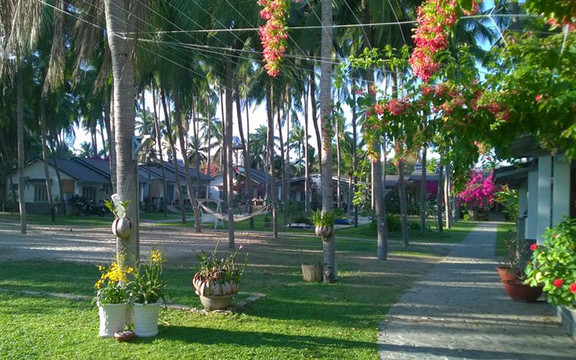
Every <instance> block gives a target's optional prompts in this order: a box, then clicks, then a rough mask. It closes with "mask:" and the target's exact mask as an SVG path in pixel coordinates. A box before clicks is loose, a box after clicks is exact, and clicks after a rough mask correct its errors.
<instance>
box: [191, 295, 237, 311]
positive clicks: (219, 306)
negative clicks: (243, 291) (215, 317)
mask: <svg viewBox="0 0 576 360" xmlns="http://www.w3.org/2000/svg"><path fill="white" fill-rule="evenodd" d="M196 294H197V295H198V297H199V298H200V302H201V303H202V306H204V308H205V309H206V310H208V311H213V310H225V309H228V308H229V307H230V306H231V305H232V302H233V301H234V296H236V294H231V295H220V296H216V295H200V294H198V292H196Z"/></svg>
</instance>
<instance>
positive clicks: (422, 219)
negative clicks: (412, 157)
mask: <svg viewBox="0 0 576 360" xmlns="http://www.w3.org/2000/svg"><path fill="white" fill-rule="evenodd" d="M426 153H427V149H426V146H423V147H422V184H421V187H420V232H421V233H422V235H426V199H427V198H428V194H427V188H426V166H427V164H426Z"/></svg>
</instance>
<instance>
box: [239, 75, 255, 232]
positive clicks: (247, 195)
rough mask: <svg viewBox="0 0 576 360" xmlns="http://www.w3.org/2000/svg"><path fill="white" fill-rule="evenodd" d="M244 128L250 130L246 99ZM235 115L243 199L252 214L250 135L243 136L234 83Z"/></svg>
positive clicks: (251, 220)
mask: <svg viewBox="0 0 576 360" xmlns="http://www.w3.org/2000/svg"><path fill="white" fill-rule="evenodd" d="M245 106H246V125H247V126H246V127H247V129H250V115H249V114H248V99H246V104H245ZM236 114H237V116H238V132H239V133H240V141H241V142H242V158H243V159H244V174H245V177H246V183H245V184H244V199H245V201H246V206H247V208H248V213H249V214H251V213H252V174H251V169H250V168H251V167H250V151H248V147H249V145H250V144H249V141H250V133H248V136H245V135H244V126H243V125H242V107H241V104H240V91H239V89H238V83H237V82H236ZM253 228H254V218H252V217H250V229H253Z"/></svg>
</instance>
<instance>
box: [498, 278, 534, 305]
mask: <svg viewBox="0 0 576 360" xmlns="http://www.w3.org/2000/svg"><path fill="white" fill-rule="evenodd" d="M502 284H504V290H505V291H506V294H508V296H509V297H510V299H512V300H514V301H522V302H535V301H536V300H537V299H538V298H539V297H540V295H542V288H543V286H537V287H531V286H530V285H524V284H522V283H521V282H520V281H518V280H514V281H503V282H502Z"/></svg>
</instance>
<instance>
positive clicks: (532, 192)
mask: <svg viewBox="0 0 576 360" xmlns="http://www.w3.org/2000/svg"><path fill="white" fill-rule="evenodd" d="M537 218H538V171H536V170H534V171H530V172H529V173H528V217H527V218H526V239H530V240H536V238H537V237H538V234H537V230H536V225H537V224H538V222H537Z"/></svg>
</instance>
